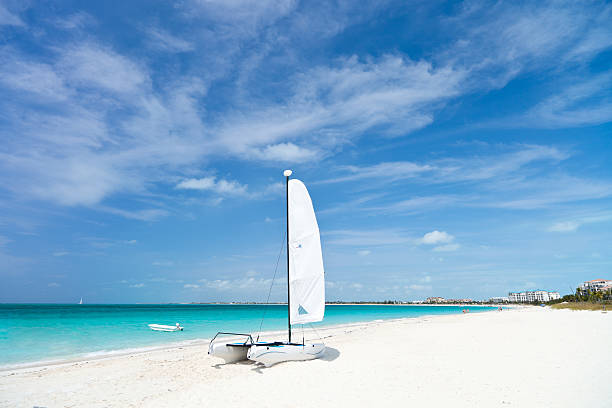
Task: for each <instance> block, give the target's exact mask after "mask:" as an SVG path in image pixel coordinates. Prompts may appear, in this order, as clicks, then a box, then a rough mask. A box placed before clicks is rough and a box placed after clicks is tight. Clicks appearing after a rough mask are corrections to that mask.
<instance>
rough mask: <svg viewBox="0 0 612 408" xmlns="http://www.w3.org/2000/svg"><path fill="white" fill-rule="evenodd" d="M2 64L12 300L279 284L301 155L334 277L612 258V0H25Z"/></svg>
mask: <svg viewBox="0 0 612 408" xmlns="http://www.w3.org/2000/svg"><path fill="white" fill-rule="evenodd" d="M0 61H2V63H1V64H0V140H1V141H2V143H1V144H0V276H1V277H2V285H1V286H0V301H2V302H36V301H41V302H76V301H78V299H79V298H80V297H83V298H84V299H85V301H86V302H90V303H95V302H125V303H130V302H171V301H179V302H190V301H230V300H241V301H245V300H256V301H257V300H259V301H261V300H265V297H266V295H267V290H268V287H269V285H270V280H271V278H272V276H273V273H274V266H275V263H276V259H277V256H278V253H279V249H280V245H281V243H282V238H283V229H284V224H283V222H284V219H283V217H284V213H283V211H284V201H283V199H284V198H283V194H284V192H283V184H282V182H283V178H282V170H284V169H285V168H291V169H293V170H294V174H295V176H296V177H298V178H300V179H301V180H303V181H304V182H305V183H306V185H307V186H308V187H309V189H310V192H311V195H312V198H313V201H314V204H315V209H316V211H317V213H318V218H319V226H320V230H321V233H322V244H323V252H324V262H325V268H326V280H327V298H328V300H337V299H342V300H358V299H359V300H366V299H376V300H381V299H405V300H410V299H423V298H425V297H427V296H433V295H437V296H444V297H472V298H488V297H490V296H501V295H504V294H506V293H507V292H508V291H509V290H520V289H534V288H542V289H549V290H559V291H561V292H568V291H569V288H570V287H575V286H576V285H577V284H578V283H580V282H581V281H584V280H587V279H594V278H599V277H602V278H611V277H612V261H611V257H612V233H611V232H610V231H612V164H611V163H610V162H611V160H610V157H612V125H611V121H612V6H611V5H610V4H606V3H605V2H597V1H593V2H590V1H584V2H572V1H567V2H564V1H537V2H479V1H466V2H437V1H431V0H428V1H412V2H405V1H398V2H393V1H363V2H354V1H334V2H323V3H320V2H316V1H309V2H300V1H296V0H281V1H268V0H258V1H247V0H223V1H216V0H209V1H196V0H193V1H192V0H184V1H179V2H175V3H174V4H168V3H167V2H158V1H146V2H145V1H143V2H138V1H129V2H126V1H122V2H119V1H105V2H79V1H74V2H70V1H55V2H29V1H25V2H24V1H6V0H4V1H1V2H0ZM281 265H282V263H281ZM279 275H280V276H283V272H282V270H281V271H280V272H279ZM276 283H277V284H276V285H275V287H274V290H273V292H272V299H273V300H282V299H283V298H284V293H285V292H284V287H283V284H284V282H283V280H282V279H279V280H277V282H276Z"/></svg>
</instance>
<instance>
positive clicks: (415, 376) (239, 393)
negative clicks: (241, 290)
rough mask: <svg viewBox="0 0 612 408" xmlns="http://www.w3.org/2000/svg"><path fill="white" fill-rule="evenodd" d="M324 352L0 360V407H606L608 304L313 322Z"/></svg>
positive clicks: (186, 350) (610, 356)
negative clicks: (321, 325) (273, 356)
mask: <svg viewBox="0 0 612 408" xmlns="http://www.w3.org/2000/svg"><path fill="white" fill-rule="evenodd" d="M319 334H320V335H323V336H329V337H327V338H325V342H326V344H327V345H328V347H329V348H328V351H327V354H326V357H325V358H324V359H321V360H313V361H307V362H291V363H283V364H278V365H276V366H273V367H271V368H259V367H257V366H255V365H253V364H252V363H250V362H245V363H241V364H231V365H222V364H220V363H221V361H220V360H217V359H215V358H212V357H210V356H208V355H207V346H206V345H194V346H189V347H183V348H174V349H166V350H157V351H150V352H145V353H140V354H133V355H125V356H119V357H112V358H106V359H99V360H92V361H83V362H76V363H70V364H62V365H55V366H47V367H38V368H29V369H21V370H13V371H3V372H0V405H1V406H3V407H32V406H39V407H143V406H144V407H173V406H176V407H245V406H257V407H343V406H345V407H351V406H352V407H365V406H382V407H387V406H389V407H391V406H393V407H398V406H432V407H439V406H449V407H450V406H452V407H509V406H515V407H573V408H575V407H609V406H611V405H610V404H611V402H610V401H612V385H611V384H612V347H611V341H612V313H607V314H604V313H601V312H589V311H567V310H551V309H548V308H538V307H528V308H517V309H514V310H504V311H503V312H489V313H480V314H476V313H474V314H467V315H452V316H435V317H425V318H417V319H404V320H399V321H398V320H396V321H386V322H372V323H367V324H360V325H352V326H345V327H336V328H333V329H326V330H320V331H319Z"/></svg>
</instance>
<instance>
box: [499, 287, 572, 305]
mask: <svg viewBox="0 0 612 408" xmlns="http://www.w3.org/2000/svg"><path fill="white" fill-rule="evenodd" d="M559 298H561V295H559V292H548V291H545V290H528V291H525V292H510V293H508V301H509V302H514V303H528V302H536V301H537V302H548V301H549V300H555V299H559Z"/></svg>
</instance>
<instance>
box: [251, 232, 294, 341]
mask: <svg viewBox="0 0 612 408" xmlns="http://www.w3.org/2000/svg"><path fill="white" fill-rule="evenodd" d="M286 236H287V233H284V234H283V243H282V244H281V248H280V251H279V253H278V257H277V258H276V266H275V267H274V276H272V282H270V289H269V290H268V298H267V299H266V304H265V306H264V312H263V316H262V317H261V322H260V323H259V330H258V331H257V340H255V341H259V335H260V334H261V327H262V326H263V322H264V319H265V318H266V311H267V310H268V304H269V302H270V295H271V294H272V287H273V286H274V279H276V273H277V272H278V264H279V262H280V259H281V255H282V254H283V249H284V248H285V237H286ZM287 284H289V283H287Z"/></svg>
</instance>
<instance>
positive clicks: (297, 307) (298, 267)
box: [288, 179, 325, 324]
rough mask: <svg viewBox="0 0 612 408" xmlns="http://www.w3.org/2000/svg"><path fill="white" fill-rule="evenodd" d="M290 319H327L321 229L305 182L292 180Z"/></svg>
mask: <svg viewBox="0 0 612 408" xmlns="http://www.w3.org/2000/svg"><path fill="white" fill-rule="evenodd" d="M288 200H289V201H288V210H289V217H288V222H289V291H290V292H291V297H290V301H289V313H290V316H289V319H290V322H291V324H303V323H312V322H318V321H321V320H323V315H324V314H325V280H324V270H323V256H322V253H321V239H320V236H319V226H318V224H317V219H316V216H315V213H314V208H313V206H312V200H311V199H310V195H309V194H308V190H307V189H306V186H305V185H304V183H302V182H301V181H300V180H298V179H291V180H289V194H288Z"/></svg>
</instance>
